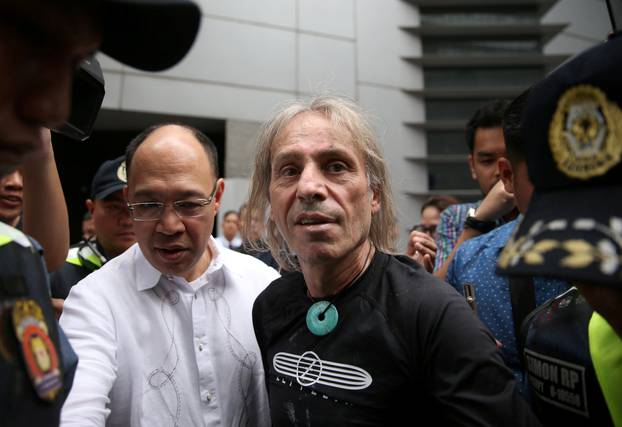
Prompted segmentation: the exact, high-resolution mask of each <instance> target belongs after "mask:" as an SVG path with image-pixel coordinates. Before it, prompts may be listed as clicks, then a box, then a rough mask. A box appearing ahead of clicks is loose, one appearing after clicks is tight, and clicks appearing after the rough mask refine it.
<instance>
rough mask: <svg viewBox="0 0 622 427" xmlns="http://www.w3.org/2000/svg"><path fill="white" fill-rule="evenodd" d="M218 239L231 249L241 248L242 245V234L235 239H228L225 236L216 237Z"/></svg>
mask: <svg viewBox="0 0 622 427" xmlns="http://www.w3.org/2000/svg"><path fill="white" fill-rule="evenodd" d="M216 241H217V242H218V243H220V244H221V245H222V246H224V247H225V248H229V249H233V248H239V247H240V246H242V238H241V237H240V236H235V237H234V238H233V240H227V238H226V237H225V236H218V237H216Z"/></svg>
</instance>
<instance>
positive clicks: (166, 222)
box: [156, 205, 185, 235]
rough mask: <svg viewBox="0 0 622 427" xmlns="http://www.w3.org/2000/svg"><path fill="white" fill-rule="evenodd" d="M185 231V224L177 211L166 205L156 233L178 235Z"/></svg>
mask: <svg viewBox="0 0 622 427" xmlns="http://www.w3.org/2000/svg"><path fill="white" fill-rule="evenodd" d="M184 230H185V226H184V222H183V221H182V220H181V218H180V217H179V215H178V214H177V212H175V209H174V208H173V207H172V206H170V205H166V206H164V208H163V211H162V215H161V216H160V219H159V220H158V223H157V225H156V231H157V232H159V233H162V234H169V235H171V234H176V233H181V232H183V231H184Z"/></svg>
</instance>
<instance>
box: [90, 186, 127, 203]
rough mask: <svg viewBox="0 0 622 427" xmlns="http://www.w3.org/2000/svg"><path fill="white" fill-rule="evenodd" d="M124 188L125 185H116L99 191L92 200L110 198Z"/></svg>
mask: <svg viewBox="0 0 622 427" xmlns="http://www.w3.org/2000/svg"><path fill="white" fill-rule="evenodd" d="M125 187H126V185H125V184H117V185H113V186H112V187H108V188H106V189H105V190H102V191H100V192H99V193H97V194H95V195H94V196H93V198H94V199H98V200H102V199H105V198H106V197H108V196H110V195H111V194H112V193H114V192H117V191H119V190H123V189H124V188H125Z"/></svg>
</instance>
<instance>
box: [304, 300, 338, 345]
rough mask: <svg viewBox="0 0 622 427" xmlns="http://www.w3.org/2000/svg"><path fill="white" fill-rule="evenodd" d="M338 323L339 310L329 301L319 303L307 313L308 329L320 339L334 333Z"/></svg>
mask: <svg viewBox="0 0 622 427" xmlns="http://www.w3.org/2000/svg"><path fill="white" fill-rule="evenodd" d="M338 321H339V313H337V308H336V307H335V306H334V305H333V304H332V303H330V302H329V301H318V302H316V303H315V304H313V305H312V306H311V307H310V308H309V311H307V328H309V331H310V332H311V333H312V334H313V335H317V336H319V337H321V336H324V335H326V334H329V333H330V332H332V331H333V329H335V327H336V326H337V322H338Z"/></svg>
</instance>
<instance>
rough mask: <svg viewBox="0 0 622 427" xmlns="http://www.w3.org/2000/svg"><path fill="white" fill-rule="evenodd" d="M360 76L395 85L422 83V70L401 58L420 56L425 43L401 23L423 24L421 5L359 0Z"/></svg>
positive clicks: (362, 80)
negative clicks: (421, 22)
mask: <svg viewBox="0 0 622 427" xmlns="http://www.w3.org/2000/svg"><path fill="white" fill-rule="evenodd" d="M356 20H357V21H356V37H357V49H358V50H357V60H358V79H359V81H361V82H366V83H376V84H381V85H390V86H395V87H407V88H420V87H422V84H423V83H422V82H423V80H422V74H421V70H419V69H418V68H417V67H415V66H413V65H412V64H409V63H407V62H405V61H403V60H402V59H401V57H403V56H420V55H421V43H420V41H419V39H418V38H417V37H414V36H412V35H410V34H408V33H406V32H405V31H403V30H401V29H400V28H399V27H400V26H404V25H407V26H416V25H418V24H419V14H418V11H417V9H416V8H415V7H414V6H412V5H410V4H408V3H406V2H404V1H400V0H382V1H378V0H358V1H357V6H356Z"/></svg>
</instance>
